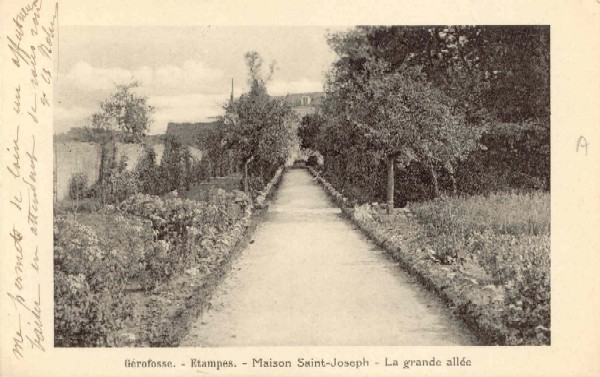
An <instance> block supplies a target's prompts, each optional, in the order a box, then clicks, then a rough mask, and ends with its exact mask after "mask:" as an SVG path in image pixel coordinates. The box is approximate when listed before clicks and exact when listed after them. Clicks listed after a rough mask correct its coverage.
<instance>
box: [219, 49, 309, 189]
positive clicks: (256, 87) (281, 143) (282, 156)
mask: <svg viewBox="0 0 600 377" xmlns="http://www.w3.org/2000/svg"><path fill="white" fill-rule="evenodd" d="M245 59H246V65H247V67H248V71H249V77H248V82H249V84H250V91H249V92H248V93H244V94H242V95H241V96H240V98H238V99H237V100H235V101H234V102H233V104H229V106H228V107H227V114H226V115H225V116H224V117H223V118H222V122H223V133H222V134H221V135H219V139H220V140H219V141H218V142H216V143H215V145H217V146H220V148H221V149H225V150H230V151H232V152H233V153H234V156H235V157H234V158H235V159H236V160H237V161H238V162H239V165H240V166H241V167H244V168H247V169H248V175H249V176H252V177H256V178H255V179H254V180H253V181H256V182H260V181H262V182H266V181H267V180H268V179H270V177H271V175H272V174H273V172H274V171H275V170H276V169H277V167H279V166H281V165H283V164H284V163H285V162H286V160H287V159H288V158H289V156H290V152H291V149H292V148H293V146H294V145H295V144H296V143H297V134H296V119H295V118H296V116H295V113H294V111H293V110H292V108H291V107H290V106H289V105H288V104H287V103H285V102H284V101H282V100H276V99H272V98H270V96H269V95H268V93H267V89H266V83H267V82H268V81H269V80H270V79H271V77H272V75H273V69H274V63H272V64H271V65H270V68H269V73H268V74H266V75H265V74H264V73H263V68H262V67H263V60H262V58H261V57H260V55H258V53H256V52H248V53H246V55H245ZM218 148H219V147H218ZM245 178H248V177H245Z"/></svg>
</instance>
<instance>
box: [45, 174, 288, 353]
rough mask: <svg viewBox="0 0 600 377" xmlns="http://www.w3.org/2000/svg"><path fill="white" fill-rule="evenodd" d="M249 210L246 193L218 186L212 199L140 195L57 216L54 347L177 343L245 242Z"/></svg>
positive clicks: (263, 194)
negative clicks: (95, 208) (85, 211)
mask: <svg viewBox="0 0 600 377" xmlns="http://www.w3.org/2000/svg"><path fill="white" fill-rule="evenodd" d="M281 173H282V169H280V170H278V172H277V174H276V175H275V176H274V177H273V179H272V180H271V182H270V183H269V184H268V185H267V187H265V190H263V191H262V192H261V193H260V195H259V197H260V198H262V200H261V201H260V203H261V204H262V202H263V201H264V200H265V199H266V198H267V196H268V195H269V194H270V193H271V191H272V190H273V189H274V187H275V186H276V184H277V182H278V181H279V179H280V178H281ZM253 209H254V206H253V205H252V204H251V202H250V199H249V198H248V197H247V196H246V195H245V194H244V193H242V192H239V191H234V192H226V191H224V190H221V189H216V190H211V192H210V193H209V195H208V199H207V200H206V201H196V200H189V199H181V198H178V197H158V196H153V195H144V194H136V195H133V196H131V197H129V198H128V199H127V200H125V201H124V202H122V203H121V204H119V205H118V206H116V207H115V206H105V207H103V208H102V209H100V210H99V211H95V212H91V213H63V214H57V215H56V217H55V222H54V262H55V303H56V304H55V346H57V347H89V346H133V345H136V346H148V345H152V346H173V345H176V344H177V342H178V341H179V339H180V338H181V337H182V336H183V335H185V332H186V331H187V328H188V326H189V323H190V321H191V320H193V319H195V318H196V316H197V315H198V314H199V313H200V312H201V311H202V310H203V309H204V307H205V306H206V304H207V303H208V298H209V297H210V294H211V292H212V287H213V286H214V285H215V284H216V282H218V280H219V277H220V276H221V275H223V274H224V273H225V272H226V268H225V267H226V265H227V262H228V261H229V259H230V256H231V251H232V250H233V249H234V247H235V246H236V245H238V244H239V243H240V241H241V240H243V239H245V236H246V234H247V231H248V228H249V227H250V226H251V224H252V214H253Z"/></svg>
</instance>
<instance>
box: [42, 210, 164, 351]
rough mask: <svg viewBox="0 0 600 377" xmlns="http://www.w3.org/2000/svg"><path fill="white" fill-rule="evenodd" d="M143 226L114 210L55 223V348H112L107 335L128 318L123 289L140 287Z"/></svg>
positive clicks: (147, 245) (146, 245) (148, 242)
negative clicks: (137, 285)
mask: <svg viewBox="0 0 600 377" xmlns="http://www.w3.org/2000/svg"><path fill="white" fill-rule="evenodd" d="M148 225H149V224H147V223H146V222H144V221H142V220H140V219H135V218H132V217H125V216H123V215H119V214H118V213H115V212H114V211H105V212H102V213H96V214H90V215H79V216H78V218H73V217H72V216H64V217H58V218H56V219H55V225H54V269H55V302H56V307H55V334H56V337H55V340H56V344H57V345H58V346H82V345H97V346H106V345H114V341H115V339H113V338H111V337H112V336H113V335H114V333H115V331H116V330H118V329H119V328H121V326H122V325H123V323H124V322H125V321H126V320H128V319H129V318H130V317H131V307H132V303H131V302H130V300H129V297H128V296H127V295H126V294H125V289H126V288H127V287H128V286H130V285H131V284H132V283H139V284H143V282H140V280H142V279H143V278H144V269H145V266H144V264H145V258H144V256H145V251H146V250H147V249H151V248H152V242H153V241H152V236H153V235H152V232H151V230H150V228H149V226H148Z"/></svg>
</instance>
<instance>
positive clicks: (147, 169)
mask: <svg viewBox="0 0 600 377" xmlns="http://www.w3.org/2000/svg"><path fill="white" fill-rule="evenodd" d="M161 172H162V170H161V168H160V166H158V165H157V164H156V152H155V151H154V148H152V146H150V145H144V154H143V155H142V158H141V159H140V161H139V162H138V164H137V166H136V168H135V173H136V174H137V176H138V177H139V191H140V192H142V193H145V194H160V193H161V191H162V185H161V184H162V182H161Z"/></svg>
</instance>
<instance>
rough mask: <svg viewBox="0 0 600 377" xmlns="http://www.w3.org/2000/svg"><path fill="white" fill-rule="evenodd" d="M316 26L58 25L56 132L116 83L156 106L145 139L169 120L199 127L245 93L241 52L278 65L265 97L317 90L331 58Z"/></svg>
mask: <svg viewBox="0 0 600 377" xmlns="http://www.w3.org/2000/svg"><path fill="white" fill-rule="evenodd" d="M344 29H346V28H342V27H339V26H338V27H332V28H328V27H321V26H306V27H305V26H273V27H269V26H181V27H179V26H177V27H175V26H164V27H156V26H150V27H148V26H64V27H62V28H61V30H60V50H59V63H58V66H59V67H58V78H57V80H56V81H55V92H54V101H55V108H54V132H55V133H63V132H65V131H68V130H69V129H70V128H71V127H80V126H87V125H89V124H90V118H91V115H92V114H93V113H94V112H96V111H98V109H99V103H100V101H102V100H103V99H106V98H108V97H109V96H110V95H111V93H113V92H114V89H115V84H127V83H129V82H131V81H132V80H134V79H135V80H137V81H139V82H140V84H141V85H140V87H139V88H138V89H137V93H138V94H140V95H144V96H147V97H148V100H149V103H150V105H152V106H154V107H155V108H156V111H155V113H154V116H153V118H154V122H153V124H152V126H151V128H150V130H149V133H150V134H157V133H164V131H165V130H166V128H167V124H168V123H169V122H201V121H209V120H210V119H211V118H213V117H215V116H218V115H220V114H222V106H223V105H224V104H225V103H226V102H227V101H228V99H229V97H230V93H231V79H233V81H234V94H235V96H236V97H237V96H239V95H240V94H241V93H243V92H244V91H246V90H247V77H248V74H247V69H246V65H245V62H244V53H245V52H247V51H251V50H254V51H257V52H258V53H259V54H260V55H261V56H262V57H263V59H264V61H265V65H268V63H269V62H271V61H273V60H274V61H275V62H276V71H275V74H274V76H273V79H272V81H271V82H270V83H269V84H268V86H267V88H268V90H269V93H270V94H271V95H285V94H287V93H300V92H311V91H322V90H323V83H324V78H325V72H326V71H327V69H328V68H329V66H330V65H331V63H332V62H333V61H334V59H335V54H334V53H333V52H332V51H331V50H330V48H329V46H328V45H327V42H326V36H327V33H328V32H330V31H339V30H344Z"/></svg>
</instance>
